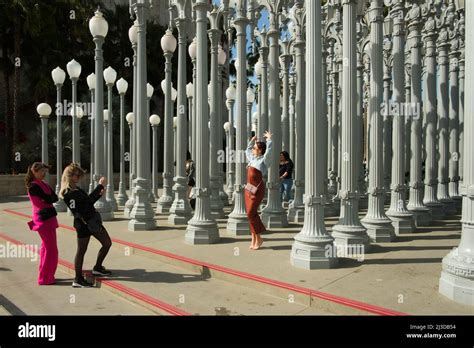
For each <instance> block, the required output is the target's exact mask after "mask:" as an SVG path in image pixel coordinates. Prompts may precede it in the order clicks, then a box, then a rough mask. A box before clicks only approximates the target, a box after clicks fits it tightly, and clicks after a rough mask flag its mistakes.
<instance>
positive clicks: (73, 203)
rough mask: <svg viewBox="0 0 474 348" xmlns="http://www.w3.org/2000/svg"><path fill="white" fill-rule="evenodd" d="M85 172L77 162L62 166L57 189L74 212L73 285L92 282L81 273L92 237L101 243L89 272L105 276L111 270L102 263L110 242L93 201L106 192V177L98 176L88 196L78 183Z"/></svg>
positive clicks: (87, 285) (86, 284) (84, 285)
mask: <svg viewBox="0 0 474 348" xmlns="http://www.w3.org/2000/svg"><path fill="white" fill-rule="evenodd" d="M84 174H85V171H84V170H83V169H82V168H81V167H80V166H79V165H78V164H77V163H71V164H70V165H68V166H67V167H66V168H65V169H64V172H63V176H62V178H61V189H60V191H59V195H60V197H61V198H63V199H64V202H65V203H66V205H67V206H68V207H69V209H70V210H71V212H72V214H73V215H74V228H75V229H76V232H77V252H76V257H75V258H74V268H75V273H76V277H75V278H74V282H73V283H72V286H73V287H75V288H84V287H92V286H93V284H91V283H89V282H88V281H87V280H86V279H84V276H83V275H82V265H83V264H84V256H85V254H86V251H87V246H88V245H89V240H90V237H91V236H94V237H95V238H96V239H97V240H98V241H99V242H100V243H101V244H102V247H101V248H100V250H99V254H98V255H97V261H96V264H95V266H94V268H93V269H92V274H93V275H95V276H108V275H110V274H112V272H110V271H109V270H107V269H106V268H105V267H104V266H103V265H102V263H103V261H104V259H105V257H106V256H107V253H108V252H109V249H110V247H111V246H112V241H111V240H110V237H109V234H108V233H107V230H106V229H105V227H104V226H103V224H102V219H101V217H100V214H99V213H98V212H97V210H95V208H94V203H95V202H97V201H98V200H99V198H100V197H101V196H102V195H103V194H104V192H105V185H107V180H106V178H104V177H102V178H100V180H99V184H98V185H97V187H96V188H95V189H94V191H92V192H91V194H89V195H88V194H87V193H86V192H85V191H84V190H83V189H81V188H80V187H79V186H78V183H79V181H80V180H81V179H82V177H83V176H84Z"/></svg>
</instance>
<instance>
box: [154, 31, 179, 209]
mask: <svg viewBox="0 0 474 348" xmlns="http://www.w3.org/2000/svg"><path fill="white" fill-rule="evenodd" d="M177 45H178V42H177V41H176V38H175V37H174V36H173V33H172V32H171V30H169V29H168V30H167V31H166V33H165V35H163V37H162V38H161V48H162V50H163V52H164V56H165V80H164V83H163V82H162V84H161V88H162V89H163V93H164V95H165V115H164V133H165V134H164V159H163V162H164V168H163V193H162V195H161V197H160V199H159V200H158V204H157V207H156V212H157V213H159V214H162V213H168V212H169V210H170V208H171V205H172V204H173V191H172V189H173V148H174V146H173V143H174V141H173V101H172V84H171V67H172V64H171V58H172V57H173V53H174V52H175V51H176V47H177Z"/></svg>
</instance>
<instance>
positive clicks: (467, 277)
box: [439, 1, 474, 307]
mask: <svg viewBox="0 0 474 348" xmlns="http://www.w3.org/2000/svg"><path fill="white" fill-rule="evenodd" d="M457 5H458V6H459V7H458V9H460V8H461V9H464V8H465V12H466V13H465V16H466V46H465V60H466V61H467V62H470V60H471V59H474V42H473V37H472V36H471V35H469V34H467V33H471V32H472V30H474V20H473V19H474V2H472V1H466V4H465V7H464V1H458V2H457ZM465 83H466V86H465V93H466V96H472V94H473V93H474V65H473V64H466V76H465ZM468 98H469V97H468ZM467 101H468V102H467V103H466V110H465V114H466V118H465V119H464V132H465V133H466V135H471V134H473V132H474V120H473V118H472V114H473V112H474V110H473V106H474V105H473V103H472V102H470V101H469V99H467ZM473 145H474V141H473V137H472V136H466V137H465V139H464V153H465V154H466V155H467V156H466V157H465V158H464V174H463V182H462V184H461V185H460V193H461V195H462V218H461V222H462V232H461V240H460V242H459V246H458V247H457V248H454V249H453V250H451V251H450V252H449V254H448V255H446V256H445V257H444V258H443V270H442V272H441V278H440V281H439V292H440V293H441V294H443V295H444V296H446V297H448V298H450V299H451V300H453V301H456V302H458V303H461V304H464V305H467V306H471V307H472V306H474V277H473V275H474V262H473V260H474V238H473V236H474V221H473V220H474V219H473V217H474V158H473V156H472V153H470V151H472V147H473Z"/></svg>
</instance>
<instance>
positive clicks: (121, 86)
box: [115, 77, 128, 94]
mask: <svg viewBox="0 0 474 348" xmlns="http://www.w3.org/2000/svg"><path fill="white" fill-rule="evenodd" d="M115 86H116V87H117V91H118V92H119V94H125V93H127V89H128V82H127V81H126V80H125V79H124V78H123V77H122V78H120V80H118V81H117V83H116V84H115Z"/></svg>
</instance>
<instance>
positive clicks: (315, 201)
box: [290, 1, 338, 269]
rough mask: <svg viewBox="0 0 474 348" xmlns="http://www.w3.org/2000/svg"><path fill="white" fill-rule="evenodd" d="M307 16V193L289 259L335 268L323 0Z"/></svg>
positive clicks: (305, 266) (312, 4)
mask: <svg viewBox="0 0 474 348" xmlns="http://www.w3.org/2000/svg"><path fill="white" fill-rule="evenodd" d="M306 20H307V41H306V49H307V57H308V62H307V70H306V72H307V79H306V91H307V94H308V96H311V97H308V98H306V119H305V132H306V137H305V144H304V146H305V148H306V152H305V162H306V166H305V195H304V203H305V210H304V214H305V217H304V225H303V228H302V230H301V231H300V232H299V233H298V234H297V235H296V236H295V241H294V243H293V246H292V248H291V255H290V261H291V264H292V265H293V266H294V267H298V268H303V269H321V268H333V267H336V265H337V263H338V259H337V256H336V254H335V252H334V248H333V238H332V237H331V236H329V234H328V233H327V231H326V227H325V224H324V201H325V197H324V188H323V185H324V183H325V177H326V175H327V174H326V173H324V171H323V164H322V162H323V161H324V159H325V156H324V154H322V153H321V151H318V149H320V148H322V147H323V144H322V143H323V141H324V139H325V138H324V134H323V132H326V129H323V128H322V127H318V126H317V125H318V124H321V123H322V118H323V117H324V115H323V112H322V110H323V105H322V103H323V99H322V97H323V93H322V92H321V88H322V84H321V83H320V82H321V78H322V69H321V66H322V42H321V3H320V2H319V1H308V2H307V3H306Z"/></svg>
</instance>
